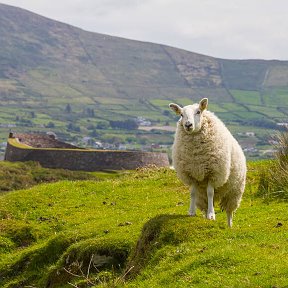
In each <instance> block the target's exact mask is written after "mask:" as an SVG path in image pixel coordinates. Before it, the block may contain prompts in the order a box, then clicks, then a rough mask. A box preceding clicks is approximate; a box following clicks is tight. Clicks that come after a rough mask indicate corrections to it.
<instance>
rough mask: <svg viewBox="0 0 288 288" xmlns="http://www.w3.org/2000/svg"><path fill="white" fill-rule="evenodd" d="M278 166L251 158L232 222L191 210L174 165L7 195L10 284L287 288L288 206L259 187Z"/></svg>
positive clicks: (2, 260) (0, 235) (5, 283)
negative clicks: (266, 173) (264, 173)
mask: <svg viewBox="0 0 288 288" xmlns="http://www.w3.org/2000/svg"><path fill="white" fill-rule="evenodd" d="M7 165H8V166H9V164H7ZM269 166H270V162H255V163H250V164H249V167H248V168H249V169H248V171H249V172H248V181H247V186H246V191H245V194H244V199H243V202H242V204H241V207H240V208H239V210H238V211H237V213H236V215H235V217H234V226H233V228H232V229H229V228H227V225H226V215H225V213H223V212H221V211H220V209H219V208H218V206H216V221H208V220H206V219H203V217H202V216H201V213H200V211H198V216H196V217H195V218H191V217H188V216H186V213H187V209H188V205H189V192H188V189H187V187H185V186H183V185H182V184H181V183H180V182H179V180H178V179H177V178H176V175H175V172H174V171H173V170H169V169H141V170H139V171H137V172H130V173H129V174H126V175H122V177H120V178H117V179H115V178H114V179H110V180H104V181H100V182H99V181H98V182H96V181H91V180H86V181H61V182H57V183H53V184H41V185H38V186H35V187H33V188H30V189H28V190H19V191H14V192H9V193H7V194H5V195H1V196H0V197H1V201H0V217H1V222H0V253H1V254H0V277H1V278H0V279H1V287H3V288H8V287H10V288H11V287H57V288H58V287H64V288H65V287H71V286H72V287H159V288H160V287H171V288H173V287H207V288H208V287H219V288H220V287H286V286H287V285H288V279H287V273H288V266H287V263H286V261H284V259H286V258H287V256H288V255H287V251H288V242H287V229H286V226H287V225H288V217H287V213H286V211H287V208H288V205H287V202H280V201H271V200H270V201H269V202H267V201H266V200H265V201H263V199H262V197H263V196H259V192H258V191H259V189H258V187H259V183H260V182H259V181H260V179H261V178H260V176H261V173H262V172H261V171H264V170H267V168H269ZM263 169H264V170H263ZM264 199H266V198H264Z"/></svg>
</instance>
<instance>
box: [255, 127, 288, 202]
mask: <svg viewBox="0 0 288 288" xmlns="http://www.w3.org/2000/svg"><path fill="white" fill-rule="evenodd" d="M274 140H275V143H276V144H275V149H276V152H275V156H276V161H274V162H273V163H271V165H270V166H269V169H268V170H264V169H263V171H262V173H261V177H260V183H259V193H260V195H263V196H264V197H265V198H268V199H271V198H272V199H273V198H274V199H275V198H276V199H283V200H288V129H287V130H286V131H284V132H278V133H277V134H276V135H275V136H274Z"/></svg>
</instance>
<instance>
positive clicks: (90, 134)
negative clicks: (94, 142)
mask: <svg viewBox="0 0 288 288" xmlns="http://www.w3.org/2000/svg"><path fill="white" fill-rule="evenodd" d="M100 135H101V134H99V133H98V132H97V130H95V129H94V130H92V131H91V132H90V133H89V136H91V137H99V136H100Z"/></svg>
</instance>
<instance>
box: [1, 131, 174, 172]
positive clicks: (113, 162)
mask: <svg viewBox="0 0 288 288" xmlns="http://www.w3.org/2000/svg"><path fill="white" fill-rule="evenodd" d="M23 135H24V134H23ZM23 135H22V141H21V142H19V140H18V138H15V137H11V138H9V139H8V142H7V148H6V153H5V160H7V161H12V162H14V161H37V162H39V163H40V164H41V166H43V167H47V168H63V169H69V170H83V171H99V170H122V169H123V170H131V169H136V168H139V167H144V166H148V165H156V166H158V167H167V166H169V160H168V156H167V154H166V153H156V152H141V151H118V150H111V151H107V150H90V149H77V147H76V148H75V146H74V147H73V148H68V149H67V148H51V147H49V148H45V147H40V148H39V147H38V148H35V147H31V146H28V145H27V144H25V145H23V144H24V143H25V141H24V140H23V138H24V137H23ZM26 135H27V134H26ZM18 136H19V135H18ZM25 137H29V136H25ZM22 143H23V144H22ZM26 143H27V141H26ZM62 143H64V142H62ZM66 144H67V143H66ZM39 145H40V144H39Z"/></svg>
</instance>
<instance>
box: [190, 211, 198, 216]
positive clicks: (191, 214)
mask: <svg viewBox="0 0 288 288" xmlns="http://www.w3.org/2000/svg"><path fill="white" fill-rule="evenodd" d="M188 216H190V217H195V216H196V212H190V211H189V212H188Z"/></svg>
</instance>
